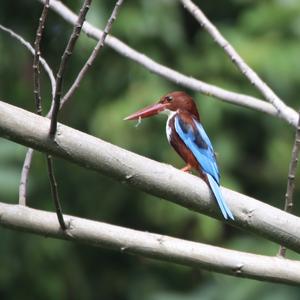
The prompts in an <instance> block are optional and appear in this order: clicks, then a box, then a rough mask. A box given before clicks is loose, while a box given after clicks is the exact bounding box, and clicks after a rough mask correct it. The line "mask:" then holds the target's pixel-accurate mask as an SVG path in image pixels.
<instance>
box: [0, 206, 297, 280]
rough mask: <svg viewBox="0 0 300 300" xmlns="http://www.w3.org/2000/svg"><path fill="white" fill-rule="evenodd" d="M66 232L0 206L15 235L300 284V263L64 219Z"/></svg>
mask: <svg viewBox="0 0 300 300" xmlns="http://www.w3.org/2000/svg"><path fill="white" fill-rule="evenodd" d="M65 217H66V219H67V220H68V221H69V223H70V227H69V228H68V229H67V230H66V231H62V230H61V229H60V227H59V225H58V223H57V218H56V216H55V214H53V213H49V212H45V211H41V210H36V209H32V208H28V207H24V206H20V205H11V204H4V203H1V202H0V224H1V225H2V226H5V227H7V228H11V229H14V230H21V231H25V232H31V233H35V234H39V235H42V236H50V237H54V238H58V239H65V240H71V241H76V242H81V243H86V244H89V245H92V246H96V247H103V248H109V249H114V250H118V251H120V252H122V253H123V252H125V253H130V254H138V255H142V256H145V257H149V258H155V259H160V260H164V261H170V262H175V263H178V264H182V265H188V266H192V267H199V268H202V269H206V270H209V271H215V272H218V273H224V274H228V275H231V276H237V277H246V278H253V279H258V280H264V281H271V282H282V283H288V284H299V283H300V262H298V261H292V260H288V259H281V258H278V257H269V256H263V255H255V254H250V253H245V252H239V251H233V250H227V249H224V248H220V247H214V246H210V245H206V244H201V243H195V242H190V241H186V240H182V239H177V238H172V237H169V236H164V235H159V234H153V233H149V232H142V231H138V230H133V229H128V228H124V227H120V226H115V225H110V224H106V223H102V222H96V221H91V220H86V219H82V218H77V217H73V216H65Z"/></svg>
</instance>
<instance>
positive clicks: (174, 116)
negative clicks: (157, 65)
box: [124, 92, 234, 220]
mask: <svg viewBox="0 0 300 300" xmlns="http://www.w3.org/2000/svg"><path fill="white" fill-rule="evenodd" d="M159 113H166V114H167V115H168V120H167V125H166V133H167V138H168V141H169V143H170V144H171V145H172V147H173V148H174V149H175V150H176V152H177V153H178V154H179V155H180V156H181V157H182V159H183V160H184V161H185V162H186V163H187V165H186V166H185V167H184V168H183V169H182V170H183V171H185V172H187V171H190V170H191V169H192V168H193V169H195V170H197V171H198V173H199V175H200V177H201V178H202V179H203V180H204V181H205V182H206V183H207V184H208V186H209V187H210V189H211V191H212V192H213V194H214V196H215V198H216V200H217V203H218V205H219V207H220V209H221V212H222V214H223V216H224V218H225V219H226V220H227V219H228V218H230V219H232V220H234V217H233V214H232V212H231V211H230V209H229V207H228V206H227V204H226V202H225V200H224V198H223V195H222V193H221V190H220V173H219V169H218V165H217V161H216V155H215V152H214V149H213V146H212V144H211V142H210V140H209V138H208V136H207V134H206V132H205V130H204V128H203V126H202V125H201V123H200V116H199V113H198V110H197V107H196V104H195V102H194V100H193V98H192V97H191V96H189V95H188V94H187V93H185V92H172V93H169V94H167V95H165V96H163V97H162V98H161V99H160V101H159V102H158V103H155V104H153V105H150V106H147V107H145V108H143V109H141V110H139V111H137V112H136V113H134V114H132V115H130V116H128V117H126V118H125V119H124V120H136V119H138V120H140V119H142V118H147V117H151V116H154V115H156V114H159Z"/></svg>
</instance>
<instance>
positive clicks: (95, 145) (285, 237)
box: [0, 101, 300, 253]
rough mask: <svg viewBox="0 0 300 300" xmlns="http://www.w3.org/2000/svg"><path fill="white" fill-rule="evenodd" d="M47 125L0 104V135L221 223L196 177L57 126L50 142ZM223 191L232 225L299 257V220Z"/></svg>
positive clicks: (210, 196) (47, 120)
mask: <svg viewBox="0 0 300 300" xmlns="http://www.w3.org/2000/svg"><path fill="white" fill-rule="evenodd" d="M49 122H50V121H49V119H47V118H44V117H40V116H38V115H36V114H33V113H31V112H28V111H25V110H23V109H21V108H17V107H15V106H12V105H10V104H8V103H5V102H1V101H0V136H1V137H4V138H7V139H10V140H12V141H15V142H17V143H20V144H23V145H25V146H28V147H32V148H34V149H37V150H39V151H43V152H47V153H49V154H52V155H54V156H58V157H61V158H64V159H66V160H68V161H71V162H74V163H76V164H79V165H81V166H83V167H85V168H89V169H92V170H95V171H97V172H100V173H102V174H104V175H106V176H108V177H111V178H114V179H116V180H118V181H120V182H122V183H127V184H129V185H131V186H133V187H136V188H138V189H140V190H143V191H145V192H147V193H149V194H152V195H155V196H157V197H161V198H164V199H166V200H169V201H171V202H173V203H176V204H179V205H181V206H184V207H186V208H189V209H191V210H194V211H197V212H200V213H203V214H206V215H209V216H212V217H214V218H218V219H220V220H222V216H221V214H220V212H219V210H218V209H217V206H216V203H215V201H214V198H213V197H212V195H211V194H210V191H209V189H208V187H207V185H206V184H205V183H204V182H203V181H202V180H201V179H199V178H198V177H196V176H193V175H191V174H186V173H184V172H182V171H179V170H177V169H175V168H173V167H171V166H168V165H165V164H162V163H159V162H156V161H153V160H151V159H148V158H145V157H142V156H140V155H137V154H134V153H132V152H129V151H126V150H124V149H121V148H119V147H117V146H114V145H112V144H110V143H107V142H105V141H102V140H100V139H97V138H95V137H93V136H90V135H88V134H85V133H83V132H80V131H78V130H75V129H72V128H70V127H67V126H64V125H62V124H59V127H58V134H57V135H56V140H55V142H54V141H53V140H51V139H49V135H48V130H49ZM149 170H151V172H149ZM222 193H223V195H224V197H225V199H226V202H227V203H228V205H229V207H230V209H231V211H232V212H233V214H234V216H235V221H234V222H230V223H231V224H232V225H234V226H236V227H240V228H243V229H245V230H248V231H251V232H254V233H257V234H259V235H261V236H263V237H265V238H267V239H269V240H271V241H274V242H276V243H278V244H282V245H284V246H286V247H288V248H290V249H293V250H294V251H296V252H299V253H300V235H299V231H300V218H298V217H296V216H294V215H291V214H288V213H286V212H284V211H282V210H279V209H277V208H275V207H272V206H270V205H267V204H265V203H263V202H260V201H257V200H255V199H253V198H250V197H247V196H245V195H242V194H240V193H237V192H234V191H231V190H229V189H226V188H222Z"/></svg>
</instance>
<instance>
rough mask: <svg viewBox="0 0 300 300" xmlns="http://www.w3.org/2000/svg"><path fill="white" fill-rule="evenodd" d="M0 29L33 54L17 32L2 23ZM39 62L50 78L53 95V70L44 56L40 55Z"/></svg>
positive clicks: (54, 86)
mask: <svg viewBox="0 0 300 300" xmlns="http://www.w3.org/2000/svg"><path fill="white" fill-rule="evenodd" d="M0 29H1V30H3V31H4V32H7V33H9V34H10V35H11V36H12V37H13V38H15V39H16V40H17V41H19V42H20V43H21V44H22V45H23V46H25V47H26V48H27V49H28V50H29V51H30V52H31V54H32V55H34V48H33V47H32V46H31V45H30V43H29V42H27V41H25V40H24V39H23V38H22V37H21V36H20V35H19V34H17V33H15V32H14V31H12V30H11V29H8V28H6V27H4V26H3V25H0ZM40 63H41V65H42V66H43V68H44V70H45V72H46V73H47V75H48V77H49V79H50V83H51V90H52V96H54V93H55V89H56V84H55V77H54V75H53V72H52V70H51V68H50V67H49V65H48V64H47V62H46V60H45V59H44V58H42V57H40Z"/></svg>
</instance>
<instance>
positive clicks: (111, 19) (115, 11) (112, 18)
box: [61, 0, 123, 105]
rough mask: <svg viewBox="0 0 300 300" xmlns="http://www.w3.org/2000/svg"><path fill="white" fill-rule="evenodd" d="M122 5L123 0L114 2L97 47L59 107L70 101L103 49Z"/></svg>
mask: <svg viewBox="0 0 300 300" xmlns="http://www.w3.org/2000/svg"><path fill="white" fill-rule="evenodd" d="M122 3H123V0H118V1H117V2H116V5H115V7H114V9H113V11H112V14H111V16H110V17H109V19H108V21H107V23H106V25H105V28H104V31H103V34H102V35H101V37H100V39H99V41H98V43H97V45H96V46H95V48H94V50H93V52H92V53H91V55H90V57H89V58H88V60H87V61H86V63H85V64H84V66H83V67H82V69H81V70H80V72H79V74H78V76H77V78H76V79H75V81H74V83H73V84H72V86H71V87H70V89H69V90H68V92H67V93H66V94H65V95H64V97H63V99H62V101H61V105H64V103H66V102H67V101H68V99H70V98H71V97H72V95H73V94H74V92H75V90H76V89H77V88H78V87H79V84H80V82H81V80H82V78H83V77H84V75H85V74H86V72H87V71H88V70H89V68H90V67H91V66H92V64H93V62H94V61H95V59H96V57H97V55H98V54H99V52H100V50H101V49H102V48H103V46H104V42H105V39H106V37H107V35H108V33H109V32H110V30H111V27H112V24H113V22H114V21H115V20H116V18H117V14H118V11H119V8H120V7H121V5H122Z"/></svg>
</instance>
